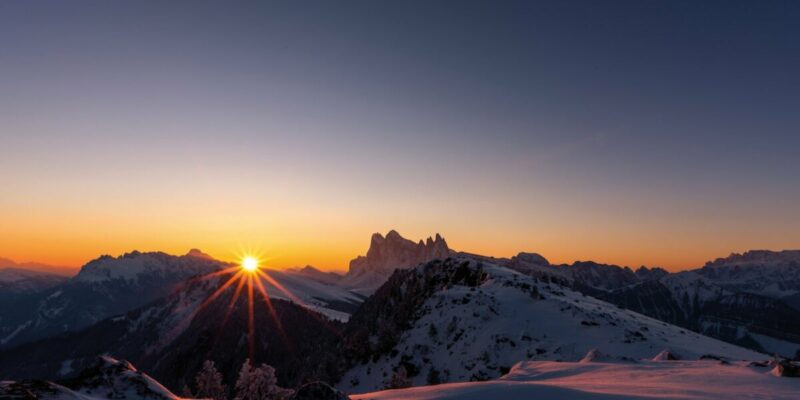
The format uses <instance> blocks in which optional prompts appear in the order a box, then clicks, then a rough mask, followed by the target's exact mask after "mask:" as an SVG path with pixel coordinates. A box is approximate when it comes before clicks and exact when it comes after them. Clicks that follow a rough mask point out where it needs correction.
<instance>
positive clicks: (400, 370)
mask: <svg viewBox="0 0 800 400" xmlns="http://www.w3.org/2000/svg"><path fill="white" fill-rule="evenodd" d="M407 387H411V380H410V379H408V372H407V371H406V368H405V367H404V366H402V365H401V366H399V367H397V370H395V371H394V375H392V379H391V380H390V381H389V389H402V388H407Z"/></svg>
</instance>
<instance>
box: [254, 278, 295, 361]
mask: <svg viewBox="0 0 800 400" xmlns="http://www.w3.org/2000/svg"><path fill="white" fill-rule="evenodd" d="M255 281H256V288H258V291H259V292H260V293H261V296H262V297H263V298H264V303H266V305H267V310H269V313H270V315H271V316H272V320H273V321H275V328H277V330H278V333H279V334H280V335H281V339H282V340H283V344H284V345H285V346H286V347H287V348H288V349H289V350H290V351H291V350H292V349H291V347H290V346H291V342H289V337H288V336H286V332H285V331H284V330H283V324H281V320H280V319H279V318H278V314H277V313H276V312H275V308H274V307H273V306H272V301H271V300H270V299H269V294H267V289H265V288H264V284H263V283H262V282H261V279H256V280H255Z"/></svg>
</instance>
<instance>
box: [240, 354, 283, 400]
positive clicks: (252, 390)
mask: <svg viewBox="0 0 800 400" xmlns="http://www.w3.org/2000/svg"><path fill="white" fill-rule="evenodd" d="M292 393H293V391H292V390H289V389H284V388H281V387H279V386H278V379H277V378H276V377H275V368H273V367H271V366H269V365H266V364H261V366H260V367H258V368H253V365H252V364H251V363H250V359H247V360H245V362H244V364H242V369H241V370H239V379H237V380H236V397H235V400H282V399H286V398H288V397H289V396H291V395H292Z"/></svg>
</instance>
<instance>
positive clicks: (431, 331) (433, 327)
mask: <svg viewBox="0 0 800 400" xmlns="http://www.w3.org/2000/svg"><path fill="white" fill-rule="evenodd" d="M438 334H439V331H438V330H437V329H436V325H434V324H433V322H431V324H430V326H429V327H428V336H430V337H431V339H435V338H436V336H437V335H438Z"/></svg>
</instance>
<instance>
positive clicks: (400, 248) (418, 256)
mask: <svg viewBox="0 0 800 400" xmlns="http://www.w3.org/2000/svg"><path fill="white" fill-rule="evenodd" d="M451 253H452V252H451V250H450V248H449V247H447V242H446V241H445V240H444V238H442V237H441V236H440V235H439V234H438V233H437V234H436V236H435V237H434V238H431V237H428V239H427V240H425V241H422V240H420V241H419V242H417V243H414V242H412V241H411V240H408V239H405V238H403V237H402V236H400V234H399V233H397V231H394V230H391V231H389V233H387V234H386V237H384V236H383V235H381V234H380V233H375V234H373V235H372V239H371V241H370V246H369V250H368V251H367V255H366V256H358V257H356V258H355V259H353V260H352V261H350V269H349V271H348V272H347V275H345V277H344V278H343V279H342V281H341V284H343V285H344V286H346V287H348V288H351V289H352V290H353V291H356V292H359V293H362V294H370V293H372V292H374V291H375V289H377V288H378V287H379V286H380V285H382V284H383V283H384V282H386V279H388V277H389V276H390V275H391V274H392V272H394V270H395V269H398V268H403V269H405V268H412V267H415V266H417V265H419V264H422V263H424V262H428V261H430V260H435V259H445V258H447V257H449V256H450V255H451Z"/></svg>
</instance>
